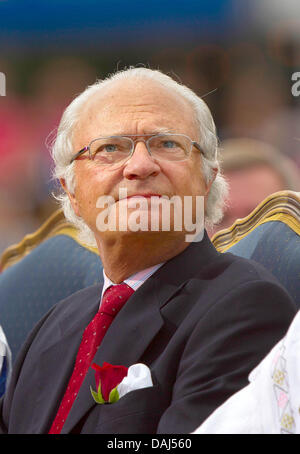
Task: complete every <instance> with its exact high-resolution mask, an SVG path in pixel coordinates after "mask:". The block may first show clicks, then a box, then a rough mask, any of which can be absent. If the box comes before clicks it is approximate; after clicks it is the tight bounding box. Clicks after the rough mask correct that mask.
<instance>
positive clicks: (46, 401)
mask: <svg viewBox="0 0 300 454" xmlns="http://www.w3.org/2000/svg"><path fill="white" fill-rule="evenodd" d="M101 288H102V286H101V285H100V286H99V285H97V286H94V287H92V288H91V289H86V291H85V292H84V293H83V294H81V293H78V297H74V296H73V297H72V298H73V300H72V303H71V304H70V305H66V307H65V309H64V314H63V315H62V316H61V317H60V321H59V323H58V324H55V325H54V324H53V323H52V324H51V325H50V327H51V331H50V329H49V331H48V330H47V331H46V332H45V339H51V340H53V342H52V344H51V345H50V346H49V344H48V346H47V348H45V349H44V350H42V352H41V353H40V357H39V359H38V366H37V367H38V373H39V376H40V379H39V381H38V396H37V401H36V408H39V412H38V417H37V418H36V420H34V421H33V429H32V433H45V432H46V431H47V430H48V429H49V428H50V427H49V418H50V420H51V421H50V424H51V423H52V420H53V419H54V417H55V414H56V411H57V409H58V408H57V407H58V405H59V404H60V401H61V399H62V396H63V394H64V391H65V389H66V385H67V382H68V380H69V378H70V376H71V374H72V371H73V367H74V358H75V357H76V355H77V351H78V348H79V344H80V339H81V335H82V333H83V331H84V329H85V327H86V326H87V325H88V323H89V322H90V321H91V319H92V318H93V316H94V314H95V313H96V311H97V309H98V306H99V301H100V295H101ZM87 290H88V291H87ZM81 295H82V296H81ZM86 295H88V296H86ZM83 308H84V309H83ZM79 313H80V314H82V315H81V316H80V317H78V314H79ZM55 364H57V365H58V367H53V365H55ZM45 377H46V378H45ZM49 384H50V385H49Z"/></svg>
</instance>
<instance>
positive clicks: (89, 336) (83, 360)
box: [49, 284, 134, 434]
mask: <svg viewBox="0 0 300 454" xmlns="http://www.w3.org/2000/svg"><path fill="white" fill-rule="evenodd" d="M132 293H134V290H132V288H130V287H129V286H128V285H127V284H118V285H113V286H112V287H109V288H108V289H107V290H106V291H105V292H104V295H103V299H102V303H101V306H100V310H99V312H97V314H96V315H95V317H94V318H93V320H92V321H91V322H90V323H89V325H88V326H87V327H86V329H85V331H84V333H83V336H82V340H81V344H80V346H79V350H78V353H77V357H76V361H75V367H74V370H73V373H72V376H71V378H70V381H69V383H68V387H67V390H66V392H65V394H64V397H63V400H62V402H61V404H60V407H59V409H58V412H57V414H56V417H55V419H54V421H53V423H52V426H51V429H50V431H49V434H59V433H60V432H61V429H62V427H63V425H64V423H65V421H66V419H67V416H68V414H69V411H70V410H71V407H72V405H73V403H74V401H75V399H76V396H77V394H78V391H79V389H80V386H81V384H82V382H83V380H84V377H85V376H86V373H87V371H88V368H89V367H90V364H91V362H92V360H93V358H94V356H95V353H96V351H97V349H98V347H99V345H100V343H101V341H102V339H103V337H104V336H105V333H106V332H107V330H108V328H109V326H110V324H111V322H112V321H113V319H114V317H115V316H116V315H117V313H118V312H119V311H120V309H121V308H122V307H123V305H124V304H125V303H126V301H127V300H128V298H129V297H130V295H132Z"/></svg>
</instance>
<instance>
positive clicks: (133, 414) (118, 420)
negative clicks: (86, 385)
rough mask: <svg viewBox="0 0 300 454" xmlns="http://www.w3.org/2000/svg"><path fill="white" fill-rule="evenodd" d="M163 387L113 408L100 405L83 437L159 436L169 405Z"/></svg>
mask: <svg viewBox="0 0 300 454" xmlns="http://www.w3.org/2000/svg"><path fill="white" fill-rule="evenodd" d="M166 400H167V399H166V396H165V397H164V398H163V397H162V393H161V391H160V387H159V386H158V385H155V386H153V387H149V388H144V389H137V390H135V391H131V392H129V393H128V394H126V395H125V396H123V397H121V399H120V400H118V402H116V403H113V404H97V405H96V406H95V407H94V408H93V410H92V411H91V413H90V415H89V417H88V419H87V420H86V422H85V424H84V426H83V428H82V432H81V433H87V434H88V433H98V434H142V433H145V434H146V433H155V432H156V428H157V425H158V423H159V420H160V417H161V415H162V413H163V412H164V410H165V408H166V406H167V402H166Z"/></svg>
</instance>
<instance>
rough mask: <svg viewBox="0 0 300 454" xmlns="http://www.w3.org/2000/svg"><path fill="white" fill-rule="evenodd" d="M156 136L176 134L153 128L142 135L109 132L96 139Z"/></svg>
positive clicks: (165, 129)
mask: <svg viewBox="0 0 300 454" xmlns="http://www.w3.org/2000/svg"><path fill="white" fill-rule="evenodd" d="M156 134H176V132H175V131H174V130H173V129H170V128H163V127H161V128H160V127H159V128H155V129H154V130H152V131H147V132H145V133H144V134H130V133H127V132H124V131H120V130H117V131H113V132H112V133H111V132H110V133H109V134H102V135H99V136H98V137H114V136H131V137H138V136H141V135H143V136H154V135H156Z"/></svg>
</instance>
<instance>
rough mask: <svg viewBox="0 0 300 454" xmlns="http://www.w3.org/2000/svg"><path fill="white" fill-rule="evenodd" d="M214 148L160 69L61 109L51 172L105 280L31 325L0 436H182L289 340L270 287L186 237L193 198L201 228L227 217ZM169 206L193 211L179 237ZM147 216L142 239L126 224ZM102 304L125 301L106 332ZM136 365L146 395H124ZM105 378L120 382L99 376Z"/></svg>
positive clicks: (284, 310) (197, 103)
mask: <svg viewBox="0 0 300 454" xmlns="http://www.w3.org/2000/svg"><path fill="white" fill-rule="evenodd" d="M216 150H217V138H216V134H215V127H214V123H213V120H212V117H211V115H210V112H209V110H208V108H207V106H206V105H205V104H204V103H203V101H202V100H200V99H199V98H198V97H197V96H196V95H195V94H194V93H193V92H192V91H191V90H189V89H188V88H187V87H184V86H181V85H179V84H177V83H176V82H175V81H173V80H172V79H171V78H169V77H168V76H166V75H164V74H162V73H160V72H158V71H152V70H149V69H145V68H138V69H134V68H133V69H129V70H127V71H124V72H120V73H117V74H116V75H114V76H112V77H110V78H108V79H107V80H105V81H103V82H99V83H97V84H95V85H94V86H92V87H89V88H88V89H87V90H86V91H85V92H83V93H82V94H81V95H80V96H79V97H78V98H76V99H75V100H74V101H73V102H72V103H71V105H70V106H69V107H68V108H67V109H66V111H65V113H64V115H63V118H62V120H61V124H60V127H59V130H58V135H57V139H56V142H55V144H54V148H53V156H54V160H55V163H56V169H55V175H56V176H57V177H58V178H59V179H60V181H61V184H62V186H63V188H64V190H65V195H63V196H62V197H61V200H62V204H63V207H64V210H65V214H66V216H67V217H68V219H70V220H72V222H74V223H76V225H78V226H79V228H80V230H81V233H82V236H84V237H85V240H86V241H87V242H89V243H90V244H92V240H94V241H95V242H96V244H97V246H98V249H99V253H100V256H101V259H102V263H103V267H104V278H105V282H104V287H103V288H102V286H93V287H91V288H88V289H84V290H82V291H80V292H78V293H76V294H75V295H72V296H71V297H69V298H67V299H66V300H64V301H62V302H61V303H59V304H58V305H57V306H55V307H54V308H53V309H52V310H50V312H49V313H48V314H47V315H46V316H45V317H44V319H43V320H41V321H40V323H39V324H38V325H37V326H36V327H35V329H34V330H33V332H32V333H31V335H30V336H29V338H28V340H27V341H26V343H25V344H24V346H23V349H22V351H21V353H20V355H19V358H18V360H17V362H16V365H15V368H14V372H13V376H12V378H11V382H10V387H9V389H8V391H7V393H6V395H5V397H4V400H3V401H2V405H1V415H2V420H1V427H2V430H3V432H8V433H113V434H118V433H190V432H191V431H193V430H195V429H196V427H198V426H199V424H200V423H201V422H202V421H203V420H204V419H206V418H207V416H208V415H209V414H210V413H212V412H213V410H214V409H215V408H217V407H218V406H219V405H221V404H222V403H223V402H224V401H225V400H226V399H227V398H228V397H229V396H230V395H232V394H233V393H234V392H236V391H237V390H239V389H241V388H242V387H243V386H245V384H246V383H247V375H248V373H249V371H250V370H251V369H252V368H253V367H254V366H255V365H256V364H257V363H258V362H259V361H260V360H261V359H262V357H263V356H264V355H265V354H266V353H267V352H268V350H269V349H270V348H271V347H272V346H273V345H274V343H275V342H276V341H278V340H279V339H280V338H281V337H282V336H283V335H284V334H285V331H286V329H287V328H288V326H289V323H290V321H291V319H292V318H293V316H294V313H295V308H294V306H293V303H292V301H291V300H290V298H289V296H288V295H287V294H286V292H285V290H284V289H283V288H282V287H281V286H280V285H279V284H278V283H277V282H276V281H275V279H273V278H272V277H271V276H270V275H269V274H268V273H267V272H266V271H265V270H264V269H262V268H261V267H260V266H258V265H256V264H254V263H252V262H249V261H245V260H243V259H240V258H237V257H235V256H233V255H231V254H219V253H217V252H216V250H215V249H214V247H213V246H212V244H211V243H210V241H209V239H208V236H207V234H206V233H205V232H204V236H203V238H202V240H201V235H200V234H199V232H197V237H195V239H194V241H190V239H189V240H187V238H188V237H187V235H188V234H189V233H190V229H189V225H191V224H196V222H195V221H196V220H197V218H198V211H199V210H198V208H199V207H198V208H197V201H198V200H199V198H200V199H201V200H203V199H204V205H205V217H206V224H209V223H213V222H215V221H216V220H218V219H219V218H220V216H221V206H222V203H223V202H222V199H223V197H224V193H225V188H226V186H225V184H224V180H223V179H222V176H221V175H220V174H219V173H218V162H217V160H216ZM125 192H126V195H127V196H124V194H125ZM174 196H178V197H179V200H186V199H185V198H188V199H187V200H188V201H192V203H191V204H190V205H189V209H190V211H191V213H189V214H191V215H192V216H191V221H192V222H190V223H189V224H185V223H184V226H182V228H181V229H179V228H178V224H179V222H178V221H180V216H179V217H178V216H177V214H178V213H177V211H176V209H175V204H174V205H173V204H172V203H171V202H170V203H169V201H170V200H171V199H172V197H174ZM153 199H155V203H154V208H152V201H153ZM105 200H106V201H107V202H108V204H109V206H110V210H111V211H110V212H108V216H107V219H108V218H109V220H108V221H107V224H108V227H109V228H104V227H107V226H105V225H104V224H105V216H102V215H103V213H104V212H105V211H104V210H105V209H106V208H105V204H104V203H103V201H105ZM145 201H146V204H145ZM158 201H159V202H160V201H162V204H159V203H158ZM136 204H137V205H138V206H136ZM168 204H169V205H168ZM199 206H200V207H201V204H200V205H199ZM166 207H169V208H170V211H169V221H170V223H169V228H164V225H163V216H164V214H165V210H166ZM179 211H180V210H179ZM200 211H201V210H200ZM111 213H113V216H111V217H110V214H111ZM145 213H146V214H148V218H147V219H148V221H147V222H148V223H147V222H146V225H145V224H144V225H143V229H142V228H141V229H136V228H135V226H134V225H133V224H134V223H133V220H134V219H135V220H137V217H139V218H140V221H141V219H145ZM125 214H126V216H125ZM152 215H153V216H154V215H155V216H156V220H157V219H158V221H159V222H158V228H157V224H155V225H154V227H153V226H152V224H151V222H150V218H151V216H152ZM181 215H182V217H183V218H185V216H183V215H184V209H183V210H182V212H181ZM136 216H137V217H136ZM155 216H154V217H155ZM124 219H126V221H124ZM181 220H182V219H181ZM100 221H101V222H100ZM114 221H118V222H114ZM151 221H152V218H151ZM124 222H125V228H124ZM136 223H137V222H136ZM116 225H117V226H118V227H117V228H115V226H116ZM145 227H146V228H145ZM148 227H150V228H148ZM152 227H153V228H152ZM200 240H201V241H200ZM112 285H113V286H112ZM109 292H111V293H109ZM125 293H126V294H127V296H126V297H125V296H124V295H125ZM129 294H130V296H129V298H128V295H129ZM107 295H109V296H107ZM111 295H113V296H111ZM110 298H113V302H114V303H113V304H115V302H116V301H119V300H118V298H120V300H122V301H123V300H124V299H125V300H126V299H127V302H126V303H124V305H123V307H122V308H121V309H120V310H119V312H118V313H117V315H116V316H115V318H114V319H113V321H112V322H111V324H110V325H109V327H108V326H107V325H106V322H105V323H104V324H103V323H102V324H101V321H100V322H99V320H103V318H105V320H108V318H109V317H111V319H112V312H113V310H114V309H115V307H113V308H112V309H110V310H111V312H109V311H108V310H106V307H107V305H108V304H109V303H110V301H109V299H110ZM116 304H117V303H116ZM99 308H100V310H99ZM108 312H109V313H108ZM95 314H96V315H95ZM98 322H99V323H98ZM96 325H97V326H96ZM97 327H100V331H101V332H100V331H99V329H98V328H97ZM101 333H102V334H101ZM104 333H105V335H104ZM96 337H98V338H99V339H98V341H97V342H96V341H95V342H94V339H95V338H96ZM90 345H91V347H90ZM87 346H89V347H87ZM92 346H93V347H92ZM75 358H76V360H75ZM74 363H75V366H74ZM106 363H109V364H110V365H111V366H107V364H106ZM137 363H139V364H142V365H144V366H143V367H142V366H138V370H139V371H141V370H145V368H146V371H148V375H147V373H146V376H147V377H146V378H147V385H146V386H145V385H144V384H143V385H141V383H140V382H139V384H136V385H134V386H132V387H131V391H130V392H128V393H127V394H126V395H125V396H123V397H122V395H121V390H120V387H121V385H123V388H124V380H125V381H126V380H127V381H130V380H129V378H130V377H129V376H130V373H129V369H130V370H131V371H132V370H133V369H132V367H136V366H135V365H136V364H137ZM116 366H118V367H116ZM141 367H142V369H141ZM101 368H102V369H101ZM113 368H114V369H113ZM126 368H129V369H128V372H126V371H127V369H126ZM112 369H113V370H114V371H116V373H117V374H118V373H120V374H121V375H122V377H119V379H118V380H117V381H116V380H115V378H116V377H114V379H112V378H111V380H108V379H105V378H103V375H102V376H101V377H100V370H101V373H104V372H105V371H107V370H112ZM134 370H136V368H135V369H134ZM103 371H104V372H103ZM124 371H125V372H124ZM127 373H128V375H127V376H126V374H127ZM123 375H124V377H125V378H124V377H123ZM99 377H100V378H99ZM133 378H135V382H137V381H138V380H139V378H140V377H133ZM121 380H122V381H121ZM107 381H111V383H110V385H111V389H110V394H109V396H106V397H105V392H104V387H106V384H107ZM120 382H121V384H120V385H118V383H120ZM149 383H150V384H149ZM99 385H100V387H99ZM129 388H130V386H129ZM137 388H139V389H137ZM120 396H121V397H120ZM118 397H120V398H119V400H118ZM104 401H105V402H106V403H102V402H104ZM108 401H110V402H111V403H107V402H108Z"/></svg>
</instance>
